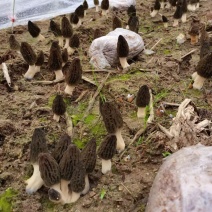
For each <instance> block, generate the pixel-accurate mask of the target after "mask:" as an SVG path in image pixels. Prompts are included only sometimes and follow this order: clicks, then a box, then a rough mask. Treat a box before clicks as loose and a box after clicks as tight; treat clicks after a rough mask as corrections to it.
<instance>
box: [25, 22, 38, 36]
mask: <svg viewBox="0 0 212 212" xmlns="http://www.w3.org/2000/svg"><path fill="white" fill-rule="evenodd" d="M28 31H29V34H30V35H31V36H32V37H33V38H36V37H38V35H39V34H40V28H39V27H38V26H37V25H36V24H35V23H33V22H31V21H28Z"/></svg>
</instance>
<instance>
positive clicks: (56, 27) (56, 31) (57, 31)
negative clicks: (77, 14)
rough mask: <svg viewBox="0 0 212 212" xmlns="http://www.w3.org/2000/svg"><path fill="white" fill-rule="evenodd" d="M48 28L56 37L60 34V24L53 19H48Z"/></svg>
mask: <svg viewBox="0 0 212 212" xmlns="http://www.w3.org/2000/svg"><path fill="white" fill-rule="evenodd" d="M50 30H51V31H52V32H53V34H54V35H55V36H56V37H58V36H62V32H61V29H60V25H59V24H58V23H56V22H55V21H53V20H51V21H50Z"/></svg>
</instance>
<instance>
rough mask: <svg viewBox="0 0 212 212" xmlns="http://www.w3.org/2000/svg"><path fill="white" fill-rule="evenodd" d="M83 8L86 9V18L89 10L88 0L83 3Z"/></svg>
mask: <svg viewBox="0 0 212 212" xmlns="http://www.w3.org/2000/svg"><path fill="white" fill-rule="evenodd" d="M83 7H84V16H86V12H87V9H88V2H87V1H86V0H84V2H83Z"/></svg>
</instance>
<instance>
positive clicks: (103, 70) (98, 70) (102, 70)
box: [83, 69, 117, 73]
mask: <svg viewBox="0 0 212 212" xmlns="http://www.w3.org/2000/svg"><path fill="white" fill-rule="evenodd" d="M83 72H84V73H90V72H107V73H109V72H110V73H117V71H114V70H110V69H97V70H85V71H83Z"/></svg>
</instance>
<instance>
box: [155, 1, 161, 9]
mask: <svg viewBox="0 0 212 212" xmlns="http://www.w3.org/2000/svg"><path fill="white" fill-rule="evenodd" d="M154 10H160V1H159V0H155V4H154Z"/></svg>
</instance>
